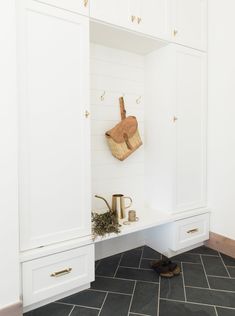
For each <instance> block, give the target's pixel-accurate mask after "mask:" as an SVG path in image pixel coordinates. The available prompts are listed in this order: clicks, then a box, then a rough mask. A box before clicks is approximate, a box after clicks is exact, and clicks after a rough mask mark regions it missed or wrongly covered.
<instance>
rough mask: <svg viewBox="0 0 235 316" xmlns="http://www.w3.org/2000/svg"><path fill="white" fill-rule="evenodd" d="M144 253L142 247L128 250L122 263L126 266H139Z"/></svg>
mask: <svg viewBox="0 0 235 316" xmlns="http://www.w3.org/2000/svg"><path fill="white" fill-rule="evenodd" d="M141 255H142V249H134V250H131V251H127V252H125V253H124V254H123V256H122V260H121V263H120V265H121V266H125V267H134V268H138V267H139V264H140V258H141Z"/></svg>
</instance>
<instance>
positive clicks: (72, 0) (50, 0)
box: [36, 0, 90, 16]
mask: <svg viewBox="0 0 235 316" xmlns="http://www.w3.org/2000/svg"><path fill="white" fill-rule="evenodd" d="M36 1H38V0H36ZM89 1H90V0H40V1H39V2H42V3H46V4H49V5H52V6H55V7H57V8H61V9H65V10H68V11H71V12H76V13H79V14H82V15H87V16H88V15H89Z"/></svg>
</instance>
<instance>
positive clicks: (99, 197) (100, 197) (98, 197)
mask: <svg viewBox="0 0 235 316" xmlns="http://www.w3.org/2000/svg"><path fill="white" fill-rule="evenodd" d="M95 197H96V198H97V199H101V200H103V201H104V202H105V204H106V205H107V207H108V209H109V211H110V212H112V208H111V207H110V205H109V203H108V202H107V200H106V199H105V198H103V197H102V196H99V195H95Z"/></svg>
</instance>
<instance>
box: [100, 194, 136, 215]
mask: <svg viewBox="0 0 235 316" xmlns="http://www.w3.org/2000/svg"><path fill="white" fill-rule="evenodd" d="M95 197H96V198H98V199H101V200H103V201H104V202H105V204H106V205H107V207H108V209H109V211H110V212H114V213H116V216H117V218H118V219H123V218H125V217H126V214H125V210H126V209H127V208H129V207H131V205H132V199H131V198H130V197H129V196H124V195H123V194H113V196H112V207H111V206H110V205H109V203H108V202H107V200H106V199H105V198H103V197H102V196H99V195H95ZM125 199H126V200H129V201H130V203H129V205H128V206H126V205H125Z"/></svg>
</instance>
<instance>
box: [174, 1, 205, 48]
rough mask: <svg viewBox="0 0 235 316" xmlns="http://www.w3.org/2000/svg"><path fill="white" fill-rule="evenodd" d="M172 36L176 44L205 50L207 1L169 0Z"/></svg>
mask: <svg viewBox="0 0 235 316" xmlns="http://www.w3.org/2000/svg"><path fill="white" fill-rule="evenodd" d="M171 1H172V2H171V3H172V8H171V10H172V11H171V15H172V21H173V25H172V36H173V40H174V41H175V42H176V43H180V44H183V45H186V46H189V47H193V48H197V49H201V50H206V42H207V36H206V34H207V0H171Z"/></svg>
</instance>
